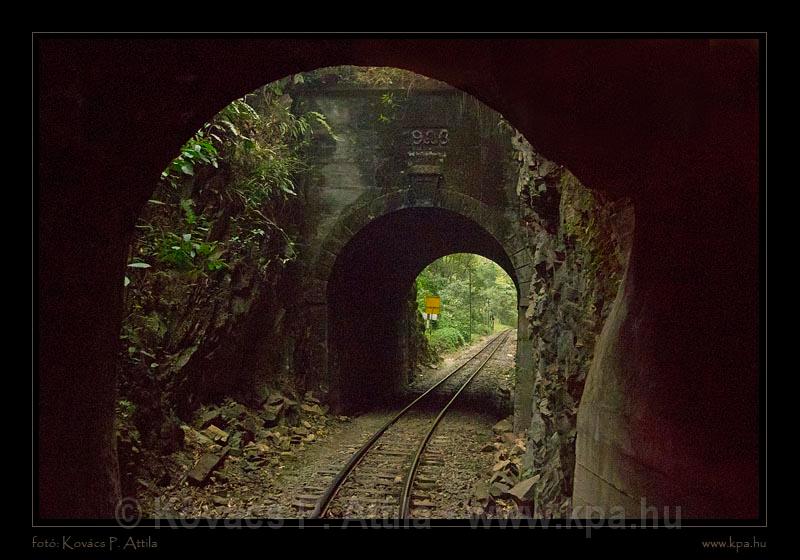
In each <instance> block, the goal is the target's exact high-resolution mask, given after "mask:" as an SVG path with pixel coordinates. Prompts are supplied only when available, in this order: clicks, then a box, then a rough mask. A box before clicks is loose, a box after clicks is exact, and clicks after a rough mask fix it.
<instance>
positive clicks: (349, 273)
mask: <svg viewBox="0 0 800 560" xmlns="http://www.w3.org/2000/svg"><path fill="white" fill-rule="evenodd" d="M452 253H475V254H478V255H481V256H483V257H486V258H488V259H490V260H492V261H494V262H495V263H497V264H498V265H499V266H500V267H502V268H503V269H504V270H505V271H506V273H508V275H509V277H510V278H511V279H512V280H513V282H514V284H515V286H516V287H517V290H518V289H519V282H518V279H517V278H516V274H515V270H514V267H513V266H512V264H511V260H510V259H509V256H508V255H507V254H506V251H505V250H504V249H503V247H502V246H501V245H500V243H499V242H498V241H497V240H496V239H495V238H494V237H493V236H492V235H490V234H489V233H488V232H487V231H486V230H485V229H484V228H483V227H482V226H480V225H479V224H478V223H476V222H475V221H473V220H471V219H469V218H466V217H464V216H462V215H460V214H458V213H456V212H454V211H451V210H445V209H442V208H427V207H421V208H405V209H402V210H398V211H395V212H391V213H389V214H386V215H384V216H381V217H379V218H376V219H375V220H373V221H371V222H370V223H369V224H367V225H366V226H365V227H364V228H362V229H361V230H360V231H359V232H358V233H357V234H355V235H354V236H353V238H352V239H351V240H350V242H349V243H347V245H345V247H344V248H343V249H342V251H341V252H340V253H339V255H338V257H337V259H336V261H335V263H334V266H333V269H332V272H331V276H330V280H329V282H328V317H329V335H328V336H329V340H328V347H329V376H330V383H331V393H332V397H333V398H334V400H335V401H337V402H338V405H339V407H340V408H341V409H342V410H347V411H358V410H362V409H364V408H365V407H367V406H372V405H375V404H377V403H385V402H389V401H391V400H393V399H394V398H396V397H397V395H398V394H399V393H400V390H401V389H402V387H403V385H404V383H405V381H406V380H407V374H408V368H409V364H408V351H407V341H406V339H405V338H406V337H405V333H407V332H408V330H409V329H408V325H407V324H406V322H407V321H408V320H413V318H414V314H415V313H416V305H415V303H413V302H411V303H410V302H409V293H410V289H411V287H412V285H413V283H414V281H415V279H416V278H417V275H418V274H419V273H420V272H421V271H422V270H423V269H424V268H425V267H426V266H428V265H429V264H430V263H432V262H433V261H435V260H436V259H438V258H440V257H443V256H445V255H449V254H452ZM410 306H412V308H411V309H410V308H409V307H410ZM409 317H411V318H412V319H409Z"/></svg>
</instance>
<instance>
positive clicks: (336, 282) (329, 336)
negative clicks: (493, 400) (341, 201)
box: [305, 188, 534, 430]
mask: <svg viewBox="0 0 800 560" xmlns="http://www.w3.org/2000/svg"><path fill="white" fill-rule="evenodd" d="M362 202H363V204H360V205H357V206H356V207H355V208H353V209H352V211H351V212H349V213H348V214H346V215H344V216H343V217H342V218H341V219H340V220H339V221H338V222H337V223H336V225H335V226H334V228H333V232H332V233H331V234H330V235H329V236H328V238H327V239H326V241H325V243H324V244H323V248H322V249H321V251H320V254H319V256H318V258H317V259H316V261H315V263H314V265H313V266H312V267H311V278H310V280H309V290H308V291H307V292H306V297H305V300H306V303H307V305H308V306H309V308H310V314H311V315H312V316H313V317H314V320H313V324H314V325H315V326H318V327H319V328H316V327H315V329H314V334H313V336H314V337H315V339H314V344H313V346H314V348H316V350H317V352H318V354H319V355H318V356H317V359H316V361H315V371H314V375H313V377H314V378H315V379H316V381H317V383H318V384H319V385H321V386H323V387H326V388H330V389H331V393H332V394H331V395H330V398H331V399H332V401H333V402H340V401H342V400H348V399H349V398H352V395H350V396H349V397H348V396H347V393H348V390H347V389H346V388H345V387H344V386H345V385H346V382H345V381H343V380H342V379H341V370H342V369H346V368H340V367H339V366H338V365H337V364H339V362H340V361H341V360H342V359H343V358H342V357H341V356H339V355H338V351H337V350H336V349H335V348H336V346H337V343H336V342H335V340H336V338H337V335H336V332H335V331H336V330H337V328H336V325H339V329H344V330H345V331H346V332H348V331H349V332H351V334H355V333H356V332H357V331H358V330H359V327H360V325H361V321H362V320H363V319H356V320H354V321H350V322H349V323H348V322H347V321H344V322H343V321H342V320H341V319H338V318H337V317H334V316H333V315H337V314H339V313H341V314H345V315H353V314H355V316H357V317H358V316H360V317H364V316H365V314H364V313H361V314H360V315H359V313H358V311H359V310H355V311H354V310H347V309H345V308H344V307H345V305H346V302H343V301H342V298H346V297H348V296H349V295H351V294H353V293H354V292H353V290H355V289H356V287H357V286H360V287H363V286H365V285H372V286H375V289H376V290H377V291H378V294H377V295H375V294H373V297H368V296H367V295H364V298H363V301H362V302H360V304H362V305H371V306H373V307H374V308H375V309H374V310H372V311H368V312H367V314H366V316H368V315H369V314H370V313H374V314H375V315H380V311H379V309H385V308H388V311H386V313H385V315H386V317H383V319H382V322H381V324H382V325H388V328H389V329H390V332H386V333H384V334H383V335H382V336H381V335H376V336H375V337H374V338H372V339H371V340H370V344H372V345H373V346H372V348H373V351H372V352H371V353H370V355H371V356H373V357H376V352H374V349H375V348H386V347H390V348H391V347H392V345H393V344H396V341H397V339H398V337H397V335H398V333H397V332H396V331H395V330H391V329H393V328H394V327H395V326H396V318H397V317H398V312H399V305H401V304H402V302H404V301H405V300H404V298H405V295H406V293H407V290H408V289H409V287H410V283H411V282H413V279H414V278H415V277H416V275H417V274H418V273H419V272H421V270H422V269H423V268H424V267H425V266H427V265H428V264H430V262H432V261H433V260H435V259H436V258H439V257H441V256H444V255H446V254H450V253H454V252H472V253H477V254H480V255H482V256H484V257H487V258H489V259H491V260H493V261H495V262H496V263H497V264H499V265H500V266H501V267H502V268H503V269H504V270H505V271H506V272H507V273H508V275H509V276H510V277H511V279H512V280H513V281H514V283H515V285H516V286H517V294H518V298H517V301H518V305H517V310H518V320H517V326H518V345H517V380H516V384H517V387H518V389H519V390H518V391H516V393H515V395H516V397H515V399H516V400H515V407H514V408H515V421H516V423H517V425H518V428H519V429H520V430H524V429H525V427H526V425H527V423H528V422H529V421H530V410H531V404H532V403H531V401H532V390H531V388H532V384H533V378H534V372H533V370H532V367H531V363H530V362H531V359H530V357H531V347H530V345H531V340H530V337H529V332H528V330H529V323H528V321H527V320H526V319H525V313H526V311H527V308H528V291H529V290H528V288H529V283H530V267H531V255H530V251H529V248H528V246H527V245H526V244H525V242H524V232H523V231H522V230H521V228H519V226H518V225H517V224H516V223H514V222H512V221H511V220H508V219H507V218H505V217H504V216H503V214H502V213H501V212H499V211H498V210H497V209H493V208H491V207H489V206H487V205H486V204H483V203H481V202H480V201H477V200H475V199H474V198H471V197H469V196H467V195H464V194H463V193H460V192H458V191H457V190H451V189H436V188H408V189H400V190H397V191H393V192H391V193H386V194H381V195H379V196H376V197H375V198H373V199H371V200H364V201H362ZM367 260H369V263H367ZM387 269H390V270H387ZM354 271H355V272H354ZM370 271H372V272H374V274H373V275H370V274H368V272H370ZM353 305H356V303H355V302H353ZM343 325H347V326H343ZM361 336H364V337H367V338H368V337H369V336H370V335H369V333H366V332H365V333H362V335H361ZM339 346H341V344H339ZM365 355H366V353H365ZM377 357H378V358H379V357H380V356H379V355H378V356H377ZM396 363H397V361H395V362H392V361H391V360H388V361H387V364H384V366H379V367H374V369H375V370H377V371H383V370H386V369H387V368H388V369H389V370H392V374H390V375H393V376H394V377H395V379H394V380H393V381H394V382H396V381H397V378H398V376H399V375H400V371H399V369H393V368H396V367H397V366H396ZM348 367H350V368H352V367H354V366H348ZM355 367H357V366H355ZM389 385H391V383H389ZM376 386H379V384H378V385H376ZM380 386H381V387H385V385H380ZM366 392H367V393H369V390H367V391H366Z"/></svg>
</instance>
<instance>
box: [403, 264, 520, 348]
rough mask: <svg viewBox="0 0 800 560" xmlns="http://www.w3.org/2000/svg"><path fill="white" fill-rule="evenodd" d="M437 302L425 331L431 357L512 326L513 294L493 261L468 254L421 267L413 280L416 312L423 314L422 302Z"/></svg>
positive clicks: (508, 280) (514, 316) (512, 287)
mask: <svg viewBox="0 0 800 560" xmlns="http://www.w3.org/2000/svg"><path fill="white" fill-rule="evenodd" d="M429 295H435V296H438V297H440V298H441V302H442V303H443V307H442V309H441V313H439V316H438V318H437V320H435V321H432V322H430V323H429V324H428V328H426V335H427V336H428V340H429V342H430V344H431V346H432V347H433V349H434V350H435V351H437V352H443V351H446V350H453V349H455V348H457V347H459V346H461V345H463V344H465V343H467V342H469V341H470V340H471V339H472V335H473V334H488V333H491V332H494V331H495V330H496V329H503V328H511V327H514V326H516V323H517V289H516V286H515V285H514V282H513V280H511V278H510V277H509V276H508V274H507V273H506V272H505V271H503V269H502V268H501V267H500V266H499V265H497V264H496V263H494V262H493V261H491V260H489V259H486V258H484V257H481V256H480V255H475V254H471V253H456V254H453V255H447V256H444V257H441V258H440V259H437V260H436V261H434V262H432V263H431V264H430V265H428V266H427V267H425V270H423V271H422V272H421V273H420V274H419V276H417V280H416V300H417V307H418V309H419V310H420V312H421V313H424V311H425V298H426V297H427V296H429Z"/></svg>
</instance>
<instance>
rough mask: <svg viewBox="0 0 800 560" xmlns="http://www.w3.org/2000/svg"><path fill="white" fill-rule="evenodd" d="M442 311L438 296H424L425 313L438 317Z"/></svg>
mask: <svg viewBox="0 0 800 560" xmlns="http://www.w3.org/2000/svg"><path fill="white" fill-rule="evenodd" d="M441 310H442V300H441V299H440V298H439V296H425V313H427V314H429V315H438V314H439V312H440V311H441Z"/></svg>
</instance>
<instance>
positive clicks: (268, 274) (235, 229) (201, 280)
mask: <svg viewBox="0 0 800 560" xmlns="http://www.w3.org/2000/svg"><path fill="white" fill-rule="evenodd" d="M297 83H298V80H297V78H296V77H289V78H286V79H283V80H279V81H277V82H273V83H271V84H269V85H267V86H264V87H262V88H260V89H258V90H256V91H255V92H253V93H251V94H248V95H247V96H245V97H243V98H241V99H237V100H235V101H234V102H232V103H231V104H230V105H228V106H227V107H225V108H224V109H223V110H222V111H221V112H220V113H219V114H217V115H216V116H215V117H214V118H213V119H212V120H211V121H210V122H208V123H206V124H205V125H203V127H202V128H201V129H200V130H198V131H197V132H196V133H195V134H194V135H193V136H192V138H190V139H189V141H188V142H186V143H185V144H184V145H183V147H182V148H181V149H180V151H179V153H178V155H177V157H176V158H175V159H174V160H173V161H172V162H171V163H170V164H169V165H168V166H167V168H166V169H165V170H164V171H163V172H162V174H161V178H160V180H159V182H158V184H156V185H154V194H153V196H152V198H151V200H149V201H148V202H147V204H146V205H145V208H144V209H143V211H142V213H141V215H140V217H139V220H138V221H137V223H136V226H135V227H136V235H135V237H134V238H133V240H132V243H131V247H130V257H129V260H128V265H127V268H126V276H125V288H126V289H125V307H126V315H125V318H124V320H123V325H122V332H121V339H122V348H121V350H122V352H121V361H120V367H121V375H120V379H121V386H120V394H121V397H123V398H125V399H127V401H126V402H129V403H131V404H132V405H135V406H132V408H131V409H130V410H129V414H128V416H148V417H149V420H148V419H144V418H142V421H141V422H137V423H138V424H141V425H148V426H150V427H151V429H152V426H156V427H157V426H158V422H159V421H160V420H159V418H163V417H164V416H169V414H170V412H169V409H170V408H172V407H173V406H174V403H171V402H168V401H169V399H170V398H171V393H172V392H174V391H177V390H179V387H180V386H181V384H182V383H184V381H185V380H184V379H183V377H184V376H183V375H179V372H181V370H183V369H184V366H186V364H187V363H189V362H190V360H191V359H192V356H193V355H194V354H195V353H197V354H198V355H204V356H208V355H210V354H213V352H214V350H215V348H216V346H217V345H218V344H219V341H221V340H223V339H224V338H225V336H226V335H228V334H230V333H231V332H234V330H235V329H236V328H237V326H238V324H239V323H240V321H241V319H242V318H243V317H245V316H246V314H247V312H248V310H249V309H250V308H251V307H252V306H253V305H255V304H256V303H257V302H259V301H263V300H264V299H265V298H270V297H274V295H273V294H272V291H274V290H275V289H276V288H275V286H276V283H277V279H278V278H280V277H281V275H282V274H283V271H284V270H285V268H286V266H287V264H288V263H290V262H291V261H293V260H294V259H295V258H296V256H297V253H296V251H297V250H296V239H297V237H298V235H299V231H300V227H301V224H302V220H303V205H302V201H299V200H298V199H299V198H300V197H297V196H296V195H297V193H298V186H299V184H300V183H299V181H300V180H301V179H302V177H303V176H304V173H306V171H307V168H308V166H307V164H306V160H307V156H306V153H307V148H308V146H309V144H310V142H311V140H312V137H319V136H323V137H328V138H331V139H332V140H333V141H337V140H338V139H337V138H336V136H335V135H334V134H333V131H332V130H331V129H330V126H329V125H328V123H327V122H326V120H325V117H324V116H323V115H321V114H320V113H317V112H313V111H308V112H302V113H299V114H296V113H295V110H296V108H295V107H293V101H292V98H291V96H290V92H291V88H292V87H294V86H295V85H296V84H297ZM162 398H163V400H164V402H158V401H159V400H160V399H162ZM134 410H135V413H134V412H133V411H134Z"/></svg>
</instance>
